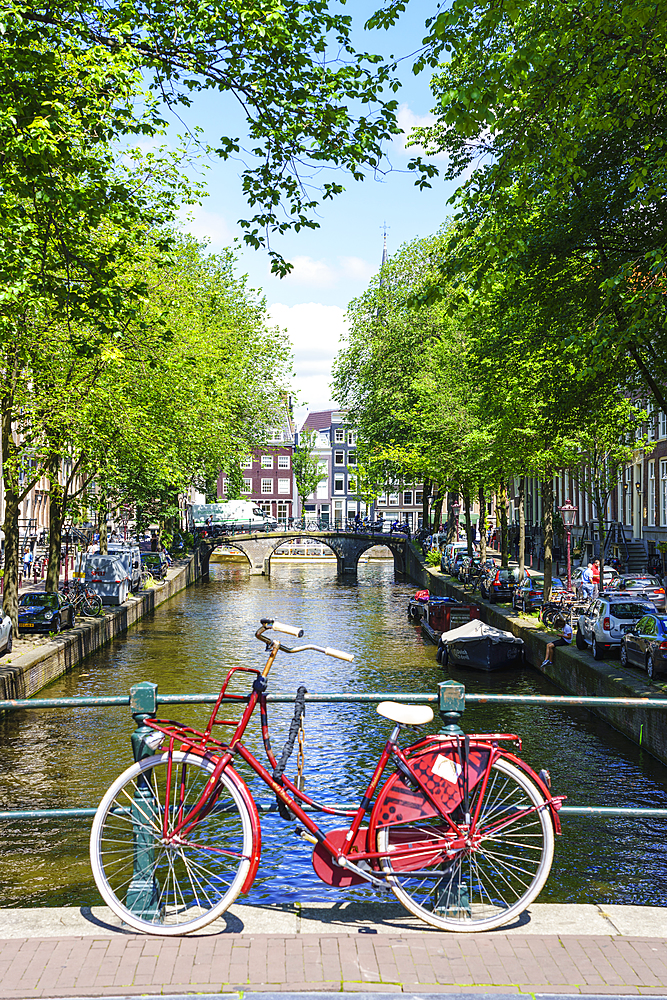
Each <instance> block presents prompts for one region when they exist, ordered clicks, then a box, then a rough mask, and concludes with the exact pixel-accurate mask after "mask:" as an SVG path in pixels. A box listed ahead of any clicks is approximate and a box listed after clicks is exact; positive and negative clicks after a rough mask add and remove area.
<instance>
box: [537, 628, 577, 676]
mask: <svg viewBox="0 0 667 1000" xmlns="http://www.w3.org/2000/svg"><path fill="white" fill-rule="evenodd" d="M571 642H572V626H571V625H570V624H569V623H566V624H565V625H563V630H562V632H561V634H560V638H558V639H555V640H554V641H553V642H548V643H547V655H546V659H545V660H543V661H542V664H541V666H543V667H546V665H547V664H549V665H552V664H553V662H554V650H556V649H557V648H558V647H559V646H569V645H570V643H571Z"/></svg>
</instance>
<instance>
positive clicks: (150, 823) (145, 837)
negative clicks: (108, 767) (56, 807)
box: [90, 751, 253, 935]
mask: <svg viewBox="0 0 667 1000" xmlns="http://www.w3.org/2000/svg"><path fill="white" fill-rule="evenodd" d="M168 762H169V754H168V753H162V754H156V755H155V756H154V757H148V758H146V759H144V760H142V761H140V762H139V763H138V764H133V765H132V767H130V768H128V769H127V771H125V772H124V773H123V774H121V775H120V776H119V777H118V778H117V779H116V781H115V782H114V783H113V785H112V786H111V787H110V788H109V790H108V792H107V793H106V794H105V796H104V798H103V799H102V801H101V802H100V805H99V807H98V810H97V813H96V814H95V818H94V820H93V826H92V830H91V833H90V860H91V866H92V869H93V876H94V878H95V882H96V884H97V888H98V889H99V891H100V894H101V896H102V898H103V899H104V901H105V902H106V903H107V904H108V905H109V906H110V907H111V909H112V910H113V911H114V913H116V914H117V916H119V917H120V918H121V920H123V921H124V922H125V923H126V924H129V926H130V927H133V928H135V930H139V931H145V932H147V933H149V934H161V935H165V934H166V935H175V934H189V933H190V932H191V931H196V930H198V929H199V928H201V927H204V926H205V925H206V924H208V923H210V921H211V920H215V918H216V917H218V916H220V914H221V913H224V911H225V910H226V909H227V908H228V907H229V906H230V905H231V904H232V903H233V902H234V900H235V899H236V897H237V896H238V894H239V892H240V891H241V888H242V887H243V883H244V881H245V879H246V876H247V875H248V871H249V869H250V864H251V861H252V846H253V833H252V821H251V817H250V813H249V811H248V808H247V806H246V804H245V802H244V800H243V796H242V795H241V793H240V791H239V790H238V788H237V787H236V785H235V783H234V782H233V781H232V779H231V778H230V777H229V776H228V775H225V774H223V775H222V776H221V777H220V779H219V781H218V785H217V788H216V790H215V792H214V794H213V796H212V799H211V802H210V805H209V808H208V811H206V813H205V815H203V816H202V818H201V819H200V820H199V821H198V822H197V823H196V825H195V826H194V827H193V828H192V830H189V831H187V832H186V833H185V834H183V835H182V836H181V837H180V838H174V840H173V841H171V840H170V837H169V834H170V833H171V831H173V830H174V828H175V826H176V824H177V823H179V822H181V821H182V819H183V818H184V817H186V816H187V814H188V812H189V810H191V809H192V807H193V806H194V805H195V804H196V803H197V801H198V800H199V797H200V796H201V794H202V793H203V791H204V789H205V788H206V785H207V783H208V781H209V778H210V776H211V773H212V771H213V769H214V764H213V762H211V761H209V760H204V759H202V758H201V757H198V756H197V755H195V754H191V753H184V752H181V751H178V752H174V753H173V754H172V770H171V782H170V787H168V786H167V770H168V768H167V765H168ZM167 793H168V796H167ZM167 798H168V801H169V816H168V818H167V822H166V831H167V836H166V837H165V835H164V830H165V824H164V816H165V803H166V802H167Z"/></svg>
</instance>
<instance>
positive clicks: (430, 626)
mask: <svg viewBox="0 0 667 1000" xmlns="http://www.w3.org/2000/svg"><path fill="white" fill-rule="evenodd" d="M479 614H480V611H479V605H477V604H462V603H461V602H459V601H457V600H456V598H455V597H433V596H432V595H431V594H430V593H429V592H428V590H418V591H417V593H416V594H415V596H414V597H413V598H412V599H411V600H410V603H409V604H408V618H409V619H410V620H411V621H412V622H414V623H415V624H417V623H419V625H420V628H421V633H422V636H423V637H424V639H425V640H426V641H427V642H432V643H433V644H434V645H437V643H438V639H439V638H440V635H441V633H442V632H448V631H449V630H450V629H453V628H457V627H458V626H459V625H462V624H463V623H464V622H468V621H470V620H471V619H473V618H479Z"/></svg>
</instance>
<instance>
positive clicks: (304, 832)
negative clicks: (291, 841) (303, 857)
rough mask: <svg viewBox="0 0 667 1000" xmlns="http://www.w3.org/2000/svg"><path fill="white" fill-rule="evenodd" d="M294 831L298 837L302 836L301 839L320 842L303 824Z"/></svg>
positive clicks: (315, 842)
mask: <svg viewBox="0 0 667 1000" xmlns="http://www.w3.org/2000/svg"><path fill="white" fill-rule="evenodd" d="M294 832H295V834H296V835H297V837H300V838H301V840H305V841H306V842H307V843H308V844H317V842H318V841H317V837H313V835H312V833H308V831H307V830H304V828H303V827H302V826H296V827H295V828H294Z"/></svg>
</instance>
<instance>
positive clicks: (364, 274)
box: [281, 256, 378, 294]
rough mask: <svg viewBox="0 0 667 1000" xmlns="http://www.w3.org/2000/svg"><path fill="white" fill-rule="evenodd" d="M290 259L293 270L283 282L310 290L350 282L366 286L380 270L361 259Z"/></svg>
mask: <svg viewBox="0 0 667 1000" xmlns="http://www.w3.org/2000/svg"><path fill="white" fill-rule="evenodd" d="M289 259H290V263H291V264H292V270H291V271H290V273H289V274H288V275H287V276H286V277H285V278H282V279H281V280H282V281H283V282H286V283H287V284H290V285H305V286H307V287H309V288H336V287H338V286H340V285H341V284H345V283H346V282H348V281H354V282H360V283H362V284H364V285H365V284H367V283H368V281H370V279H371V278H372V277H373V275H374V274H375V273H376V271H377V270H378V267H376V266H373V264H369V263H368V261H367V260H363V259H362V258H361V257H337V258H336V260H335V262H331V261H329V260H326V259H325V260H316V259H315V258H314V257H305V256H295V257H290V258H289ZM351 294H354V291H353V292H352V293H351Z"/></svg>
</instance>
